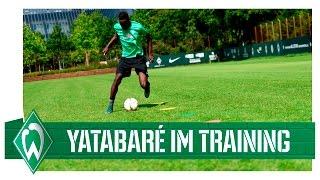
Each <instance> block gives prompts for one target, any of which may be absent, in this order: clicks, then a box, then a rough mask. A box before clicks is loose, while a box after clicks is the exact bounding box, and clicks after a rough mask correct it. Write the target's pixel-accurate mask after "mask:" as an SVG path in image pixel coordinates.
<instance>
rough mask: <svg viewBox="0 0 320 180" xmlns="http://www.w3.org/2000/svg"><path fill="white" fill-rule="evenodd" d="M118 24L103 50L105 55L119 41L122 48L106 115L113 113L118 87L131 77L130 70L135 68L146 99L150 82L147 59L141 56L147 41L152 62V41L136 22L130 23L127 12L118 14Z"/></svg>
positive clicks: (149, 57)
mask: <svg viewBox="0 0 320 180" xmlns="http://www.w3.org/2000/svg"><path fill="white" fill-rule="evenodd" d="M118 19H119V21H118V23H116V24H115V25H114V26H113V28H114V30H115V31H116V33H115V34H114V36H113V37H112V38H111V40H110V42H109V43H108V44H107V45H106V47H105V48H104V49H103V53H104V55H106V54H107V53H108V52H109V51H110V48H111V47H112V46H113V45H114V44H115V42H117V41H120V43H121V46H122V55H121V60H120V62H119V65H118V67H117V71H116V75H115V78H114V81H113V83H112V86H111V92H110V100H109V104H108V106H107V109H106V113H108V114H110V113H112V112H113V104H114V100H115V98H116V94H117V92H118V87H119V85H120V83H121V80H122V78H125V77H129V76H130V75H131V69H132V68H135V71H136V73H137V75H138V76H139V82H140V86H141V87H142V88H143V89H144V96H145V97H146V98H148V97H149V95H150V82H149V81H148V71H147V65H146V62H147V59H146V58H145V56H144V54H143V48H142V42H143V40H144V39H146V40H147V46H148V47H147V49H148V60H149V61H150V62H152V61H153V49H152V39H151V36H150V34H149V33H148V32H147V30H146V29H145V28H144V27H143V25H141V24H140V23H138V22H135V21H131V20H130V18H129V15H128V13H127V12H120V13H119V16H118Z"/></svg>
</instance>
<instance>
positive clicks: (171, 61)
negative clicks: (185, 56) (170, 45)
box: [169, 57, 180, 63]
mask: <svg viewBox="0 0 320 180" xmlns="http://www.w3.org/2000/svg"><path fill="white" fill-rule="evenodd" d="M178 59H180V57H178V58H175V59H171V58H169V63H173V62H175V61H177V60H178Z"/></svg>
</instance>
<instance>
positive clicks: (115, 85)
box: [106, 73, 123, 114]
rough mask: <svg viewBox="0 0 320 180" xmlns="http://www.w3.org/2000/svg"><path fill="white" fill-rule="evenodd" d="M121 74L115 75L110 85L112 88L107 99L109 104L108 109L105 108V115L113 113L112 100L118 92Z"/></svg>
mask: <svg viewBox="0 0 320 180" xmlns="http://www.w3.org/2000/svg"><path fill="white" fill-rule="evenodd" d="M122 78H123V76H122V74H121V73H117V74H116V76H115V78H114V80H113V83H112V86H111V90H110V99H109V104H108V107H107V110H106V113H109V114H110V113H112V112H113V104H114V100H115V98H116V95H117V92H118V88H119V85H120V83H121V81H122Z"/></svg>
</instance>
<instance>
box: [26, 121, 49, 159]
mask: <svg viewBox="0 0 320 180" xmlns="http://www.w3.org/2000/svg"><path fill="white" fill-rule="evenodd" d="M29 130H30V131H37V133H38V134H39V137H40V149H39V150H38V149H37V146H36V145H35V143H34V141H32V143H31V146H30V148H29V149H28V150H27V148H26V147H27V146H26V137H27V135H28V134H29ZM43 144H44V134H43V130H42V128H41V126H40V125H39V124H38V123H30V124H29V126H28V129H24V130H23V131H22V146H23V150H24V153H25V154H26V156H27V158H28V160H30V158H31V156H32V154H34V156H35V157H36V158H37V160H38V161H39V159H40V155H41V153H42V149H43Z"/></svg>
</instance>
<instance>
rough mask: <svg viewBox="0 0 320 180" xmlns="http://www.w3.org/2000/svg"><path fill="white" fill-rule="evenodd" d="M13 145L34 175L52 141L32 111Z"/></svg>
mask: <svg viewBox="0 0 320 180" xmlns="http://www.w3.org/2000/svg"><path fill="white" fill-rule="evenodd" d="M13 143H14V145H15V146H16V148H17V149H18V151H19V153H20V154H21V156H22V158H23V159H24V161H25V162H26V163H27V165H28V166H29V168H30V170H31V171H32V173H35V172H36V170H37V169H38V167H39V165H40V163H41V161H42V159H43V158H44V156H45V154H46V152H47V151H48V150H49V148H50V146H51V144H52V139H51V137H50V136H49V134H48V132H47V131H46V129H45V128H44V126H43V124H42V123H41V120H40V118H39V117H38V115H37V114H36V112H35V111H32V112H31V114H30V115H29V117H28V118H27V120H26V121H25V123H24V124H23V126H22V128H21V129H20V131H19V133H18V135H17V136H16V138H15V139H14V140H13Z"/></svg>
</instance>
